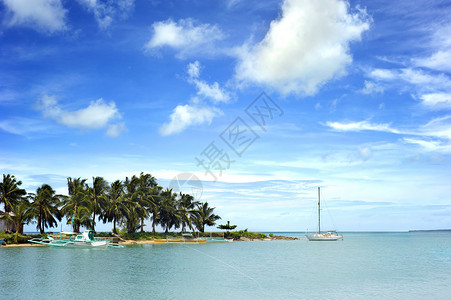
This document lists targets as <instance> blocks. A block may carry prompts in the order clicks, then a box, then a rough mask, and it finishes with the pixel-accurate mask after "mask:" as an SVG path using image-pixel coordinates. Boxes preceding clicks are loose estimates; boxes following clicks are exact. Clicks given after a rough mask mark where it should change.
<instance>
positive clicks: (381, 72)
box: [369, 69, 397, 80]
mask: <svg viewBox="0 0 451 300" xmlns="http://www.w3.org/2000/svg"><path fill="white" fill-rule="evenodd" d="M369 76H370V77H372V78H374V79H379V80H391V79H394V78H395V77H396V76H397V74H396V73H395V72H394V71H392V70H388V69H374V70H371V72H370V73H369Z"/></svg>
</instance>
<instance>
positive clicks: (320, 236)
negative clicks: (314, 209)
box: [305, 187, 343, 241]
mask: <svg viewBox="0 0 451 300" xmlns="http://www.w3.org/2000/svg"><path fill="white" fill-rule="evenodd" d="M305 236H306V237H307V239H308V240H309V241H336V240H340V239H343V235H341V234H338V233H337V232H336V231H332V230H330V231H327V232H325V233H321V190H320V187H318V233H306V234H305Z"/></svg>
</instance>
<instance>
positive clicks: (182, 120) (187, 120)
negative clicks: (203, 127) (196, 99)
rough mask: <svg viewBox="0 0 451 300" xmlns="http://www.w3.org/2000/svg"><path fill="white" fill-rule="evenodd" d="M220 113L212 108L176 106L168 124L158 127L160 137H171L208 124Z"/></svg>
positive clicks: (186, 105) (194, 105)
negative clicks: (194, 126) (190, 128)
mask: <svg viewBox="0 0 451 300" xmlns="http://www.w3.org/2000/svg"><path fill="white" fill-rule="evenodd" d="M220 113H221V111H220V110H219V109H217V108H214V107H208V106H199V105H196V104H193V105H190V104H185V105H178V106H177V107H176V108H175V109H174V111H173V112H172V114H171V116H170V119H171V120H170V121H169V123H165V124H163V125H162V126H161V127H160V133H161V134H162V135H171V134H174V133H179V132H181V131H183V130H185V129H186V128H187V127H189V126H192V125H200V124H204V123H208V124H210V123H211V121H212V119H213V118H214V117H215V116H216V115H218V114H220Z"/></svg>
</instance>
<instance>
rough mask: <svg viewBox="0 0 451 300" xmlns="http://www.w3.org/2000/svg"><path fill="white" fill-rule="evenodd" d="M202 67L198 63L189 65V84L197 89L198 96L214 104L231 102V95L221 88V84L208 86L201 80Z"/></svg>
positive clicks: (214, 83) (215, 83)
mask: <svg viewBox="0 0 451 300" xmlns="http://www.w3.org/2000/svg"><path fill="white" fill-rule="evenodd" d="M200 69H201V65H200V63H199V62H198V61H195V62H193V63H190V64H188V68H187V73H188V76H189V77H188V82H190V83H192V84H194V85H195V86H196V88H197V95H199V96H201V97H203V98H206V99H208V100H210V101H212V102H213V103H220V102H229V100H230V94H229V93H228V92H227V91H226V90H224V89H223V88H221V87H220V86H219V83H217V82H213V83H212V84H208V83H207V82H205V81H203V80H200V79H199V76H200Z"/></svg>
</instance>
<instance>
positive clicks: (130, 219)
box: [0, 172, 221, 241]
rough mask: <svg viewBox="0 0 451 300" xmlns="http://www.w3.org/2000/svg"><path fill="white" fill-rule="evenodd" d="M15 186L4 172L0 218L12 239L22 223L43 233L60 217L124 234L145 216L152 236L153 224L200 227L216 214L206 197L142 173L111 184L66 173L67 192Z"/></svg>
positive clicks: (132, 230) (17, 183)
mask: <svg viewBox="0 0 451 300" xmlns="http://www.w3.org/2000/svg"><path fill="white" fill-rule="evenodd" d="M21 185H22V182H21V181H19V180H17V179H16V178H15V176H14V175H10V174H4V175H3V180H2V181H1V182H0V207H3V210H4V212H1V211H0V218H1V219H3V221H4V222H5V223H6V224H7V227H6V232H16V237H15V240H16V241H17V239H18V237H19V233H22V232H23V226H24V224H30V223H36V229H37V231H38V232H40V233H41V234H45V229H47V228H52V227H55V226H57V224H58V221H61V220H63V218H65V219H66V220H67V222H68V223H71V225H72V230H73V231H74V232H79V231H80V228H81V227H82V226H83V227H85V228H88V229H92V230H95V227H96V224H97V222H99V221H101V222H103V223H107V222H108V223H112V227H113V228H112V232H113V233H114V234H118V233H119V231H118V227H120V228H122V229H121V230H122V231H123V232H124V233H127V234H129V235H134V234H135V233H137V232H138V231H139V232H141V233H142V235H143V236H144V234H145V230H144V229H145V228H144V227H145V225H146V224H145V223H146V221H147V220H149V221H151V224H152V229H151V230H152V233H153V236H158V233H156V232H155V231H156V226H158V225H159V226H160V227H161V228H163V230H164V231H165V234H169V233H170V231H172V230H178V229H180V232H185V231H187V230H189V231H199V232H204V231H205V226H213V225H215V222H216V221H217V220H219V219H221V217H220V216H218V215H216V214H214V210H215V208H214V207H210V206H209V204H208V203H207V202H199V201H196V200H195V199H194V197H193V196H191V195H189V194H183V193H176V192H174V191H173V190H172V189H169V188H163V187H161V186H159V185H158V183H157V180H156V179H155V177H153V176H152V175H151V174H148V173H143V172H142V173H141V174H139V175H138V176H136V175H133V176H132V177H126V178H125V180H123V181H122V180H116V181H114V182H113V183H111V184H109V183H108V182H107V181H106V180H105V179H104V178H102V177H93V178H92V182H91V183H88V180H87V179H85V178H81V177H78V178H77V177H68V178H67V194H68V195H67V196H65V195H59V194H57V193H56V191H55V190H54V189H53V188H52V187H51V186H50V185H48V184H42V185H41V186H40V187H38V188H37V189H36V192H34V193H29V194H27V192H26V191H25V189H22V188H21V187H20V186H21ZM149 230H150V228H149Z"/></svg>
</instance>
